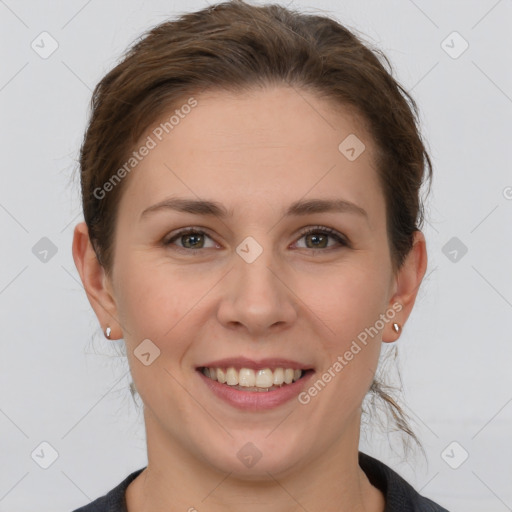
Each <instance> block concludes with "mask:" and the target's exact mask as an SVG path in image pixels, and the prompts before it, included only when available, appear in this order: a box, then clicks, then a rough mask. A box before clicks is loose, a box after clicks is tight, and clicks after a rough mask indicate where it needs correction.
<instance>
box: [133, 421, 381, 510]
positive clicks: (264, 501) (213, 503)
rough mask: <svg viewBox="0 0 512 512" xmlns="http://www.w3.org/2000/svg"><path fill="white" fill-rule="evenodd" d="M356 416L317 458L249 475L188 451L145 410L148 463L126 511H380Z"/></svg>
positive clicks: (377, 494)
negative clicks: (361, 453)
mask: <svg viewBox="0 0 512 512" xmlns="http://www.w3.org/2000/svg"><path fill="white" fill-rule="evenodd" d="M359 420H360V417H359V416H358V417H357V421H355V422H353V424H352V425H350V426H348V427H347V429H346V431H345V432H344V435H343V437H342V438H341V439H340V441H339V443H337V445H336V446H333V447H331V448H330V449H329V450H328V451H327V453H322V454H320V455H318V456H317V457H316V459H311V460H308V461H306V462H304V463H303V465H301V467H297V466H294V467H293V468H290V469H288V470H286V471H283V472H280V473H274V474H272V473H270V472H268V471H267V472H266V476H262V477H261V478H258V479H254V480H248V479H247V478H242V477H239V476H237V475H236V473H234V472H231V473H224V472H221V471H219V470H218V469H216V468H215V467H213V466H211V465H210V464H208V463H205V462H204V461H200V460H198V459H197V458H195V457H193V456H191V454H190V452H189V451H187V450H186V449H185V448H184V447H183V446H181V445H180V444H179V443H176V442H173V441H172V440H170V439H169V436H168V434H167V435H165V432H163V431H162V430H161V428H160V425H159V424H158V422H157V421H156V419H155V418H154V417H151V416H150V415H146V414H145V423H146V432H147V440H148V466H147V468H146V469H145V470H144V471H142V473H141V474H140V475H139V476H138V477H137V478H136V479H135V480H133V481H132V482H131V483H130V485H129V486H128V489H127V491H126V501H127V507H128V512H149V511H151V512H164V511H165V512H172V511H188V512H201V511H202V510H206V509H207V510H208V511H209V512H221V511H222V512H234V511H237V512H238V511H239V510H240V509H242V510H243V511H244V512H262V511H265V512H299V511H300V512H303V511H304V510H308V511H309V512H317V511H322V512H334V511H336V512H349V511H350V512H363V511H364V512H383V511H384V507H385V501H384V496H383V494H382V493H381V491H379V490H378V489H376V488H375V487H373V486H372V485H371V484H370V482H369V480H368V478H367V477H366V475H365V473H364V472H363V470H362V469H361V468H360V466H359V463H358V448H357V447H358V444H359V428H360V423H359Z"/></svg>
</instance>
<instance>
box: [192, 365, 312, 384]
mask: <svg viewBox="0 0 512 512" xmlns="http://www.w3.org/2000/svg"><path fill="white" fill-rule="evenodd" d="M202 371H203V374H204V375H206V377H209V378H210V379H212V380H217V381H218V382H220V383H221V384H227V385H228V386H241V387H244V388H254V387H256V388H262V389H268V388H271V387H272V386H282V385H283V384H291V383H292V382H295V381H296V380H299V379H300V378H301V377H302V374H303V371H302V370H294V369H293V368H276V369H275V370H274V371H272V370H271V369H270V368H262V369H261V370H256V371H255V370H253V369H252V368H241V369H240V370H236V369H235V368H233V367H229V368H227V369H224V368H203V370H202Z"/></svg>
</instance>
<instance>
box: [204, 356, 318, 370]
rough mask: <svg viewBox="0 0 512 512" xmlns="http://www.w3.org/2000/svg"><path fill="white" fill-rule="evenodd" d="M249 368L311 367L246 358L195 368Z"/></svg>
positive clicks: (278, 359)
mask: <svg viewBox="0 0 512 512" xmlns="http://www.w3.org/2000/svg"><path fill="white" fill-rule="evenodd" d="M229 367H233V368H251V369H253V370H260V369H263V368H270V369H271V370H275V369H276V368H293V369H294V370H311V369H312V367H311V365H307V364H304V363H299V362H298V361H293V360H292V359H282V358H267V359H259V360H257V361H256V360H254V359H248V358H247V357H229V358H226V359H218V360H216V361H209V362H207V363H204V364H201V365H199V366H198V367H197V368H229Z"/></svg>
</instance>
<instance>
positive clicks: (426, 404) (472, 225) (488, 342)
mask: <svg viewBox="0 0 512 512" xmlns="http://www.w3.org/2000/svg"><path fill="white" fill-rule="evenodd" d="M205 5H206V2H205V1H187V2H185V1H175V2H172V1H167V0H147V1H139V2H136V1H134V0H129V1H126V0H125V1H123V2H121V1H113V0H107V1H99V0H90V1H85V0H72V1H71V0H70V1H67V2H57V1H53V2H51V1H46V2H38V1H35V0H33V1H25V2H22V1H15V0H5V1H2V0H0V34H1V36H0V37H1V43H2V44H1V46H0V52H1V53H0V55H1V63H2V65H1V67H0V108H1V111H0V112H1V119H2V123H1V132H0V140H1V144H2V152H1V164H0V169H1V188H0V227H1V237H2V242H1V247H2V251H1V265H0V326H1V355H0V379H1V380H0V432H1V435H0V457H1V461H2V464H1V469H0V512H25V511H31V510H38V511H40V512H50V511H52V512H55V511H63V512H66V511H68V512H69V511H70V510H72V509H74V508H75V507H78V506H80V505H83V504H85V503H88V502H89V500H91V499H94V498H96V497H98V496H99V495H102V494H104V493H105V492H106V491H108V490H110V489H111V488H112V487H114V486H115V485H117V484H118V483H119V482H120V481H121V480H122V479H124V478H125V477H126V476H127V475H128V473H129V472H132V471H134V470H135V469H138V468H140V467H142V466H144V465H145V464H146V454H145V439H144V429H143V424H142V418H141V417H138V415H137V414H138V413H137V411H136V408H135V406H134V404H133V402H132V399H131V396H130V394H129V391H128V388H127V385H128V383H129V380H130V379H129V375H127V373H126V371H127V365H126V363H125V361H124V359H123V357H122V355H116V354H121V353H122V348H123V344H122V341H116V342H111V343H110V344H109V343H108V342H106V340H104V339H103V337H102V334H101V331H100V330H99V326H98V324H97V321H96V318H95V316H94V315H93V312H92V309H91V307H90V305H89V303H88V301H87V298H86V296H85V293H84V291H83V289H82V286H81V283H80V279H79V276H78V273H77V271H76V269H75V266H74V263H73V260H72V256H71V240H72V232H73V227H74V225H75V224H76V223H77V222H79V221H81V220H82V214H81V212H80V203H79V193H78V190H79V189H78V182H75V183H73V182H71V181H70V177H71V175H72V172H73V170H74V168H75V167H76V158H77V155H78V149H79V145H80V143H81V140H82V137H83V132H84V129H85V126H86V121H87V116H88V104H89V99H90V95H91V91H92V89H93V87H94V86H95V84H96V83H97V82H98V81H99V80H100V79H101V77H102V76H103V75H104V74H105V73H106V72H107V71H108V70H109V69H111V68H112V67H113V65H114V64H115V62H116V60H117V58H118V57H119V56H120V54H121V52H122V51H123V50H124V49H125V48H126V47H127V46H128V45H129V44H130V43H131V42H132V41H134V40H135V38H137V37H138V36H139V35H140V34H141V33H142V32H143V31H144V30H146V29H148V28H149V27H151V26H154V25H156V24H158V23H160V22H162V21H163V20H164V19H165V18H167V17H169V16H173V15H174V14H175V13H180V12H184V11H191V10H195V9H198V8H202V7H204V6H205ZM291 7H296V8H299V9H303V10H305V11H307V12H323V11H325V13H326V14H328V15H332V16H334V17H336V18H337V19H338V20H339V21H341V22H342V23H344V24H345V25H347V26H348V27H349V28H352V29H354V30H356V31H358V32H359V33H360V34H361V35H363V36H364V37H366V38H367V39H368V40H369V41H371V42H372V43H374V44H376V45H377V46H379V47H380V48H382V49H383V50H384V51H385V52H386V54H387V55H388V57H389V58H390V59H391V61H392V63H393V65H394V67H395V70H396V76H397V77H398V79H399V80H400V81H401V82H402V83H403V84H404V85H405V87H406V88H407V89H408V90H409V91H412V93H413V95H414V97H415V99H416V100H417V102H418V104H419V107H420V109H421V118H422V125H423V133H424V135H425V137H426V140H427V141H428V148H429V150H430V152H431V155H432V158H433V163H434V167H435V169H434V174H435V177H434V185H433V191H432V194H431V196H430V200H429V202H428V208H427V216H428V223H427V224H426V225H425V229H424V232H425V234H426V237H427V241H428V253H429V266H428V270H427V277H426V279H425V281H424V283H423V285H422V288H421V290H420V293H419V296H418V300H417V304H416V307H415V310H414V312H413V314H412V315H411V318H410V319H409V322H408V323H407V324H406V326H405V329H404V332H403V334H402V336H401V338H400V340H399V351H400V368H401V371H402V380H403V385H404V388H405V393H404V399H405V400H406V410H407V411H408V412H409V414H410V415H411V418H412V420H413V427H414V428H415V431H416V433H417V434H418V435H419V436H420V438H421V440H422V442H423V444H424V446H425V448H426V450H427V456H428V464H425V462H424V460H423V459H422V458H421V456H419V455H415V456H411V458H410V459H409V462H408V463H404V462H401V461H400V458H399V447H400V443H399V439H396V438H395V437H396V436H394V435H391V436H390V437H389V439H388V438H387V437H386V436H380V437H379V436H378V435H376V436H374V437H373V438H368V439H363V440H362V444H361V449H362V450H363V451H366V452H367V453H370V454H373V455H376V456H378V457H379V458H380V459H381V460H383V461H384V462H386V463H387V464H389V465H391V466H392V467H393V468H394V469H395V470H396V471H398V472H399V473H400V474H402V475H403V476H404V477H405V478H406V479H407V480H408V481H410V482H411V484H413V485H414V486H415V487H416V488H417V489H418V490H420V492H421V493H422V494H424V495H426V496H428V497H430V498H432V499H433V500H435V501H438V502H439V503H440V504H442V505H444V506H445V507H446V508H448V509H449V510H451V511H464V512H476V511H483V510H485V511H486V512H492V511H496V512H501V511H506V510H512V442H511V433H512V372H511V370H510V367H511V362H512V336H511V331H510V328H511V325H512V322H511V320H512V269H511V260H512V259H511V257H510V256H511V253H512V236H511V235H512V232H511V228H510V225H511V222H512V172H511V165H510V164H511V158H510V138H511V133H512V129H511V128H512V126H511V125H512V116H511V114H512V99H511V97H512V66H511V64H512V62H511V58H510V48H511V47H512V44H511V43H512V36H511V32H512V2H511V1H509V0H500V1H496V0H485V1H484V0H481V1H474V0H473V1H462V0H461V1H454V0H451V1H446V0H435V1H420V0H416V1H414V2H413V1H412V0H394V1H389V0H388V1H386V2H381V1H377V0H375V1H372V0H365V1H361V0H346V1H342V2H340V1H337V2H335V1H334V0H332V1H327V0H325V1H320V0H310V1H302V0H295V1H293V3H291ZM43 31H47V32H48V33H49V34H50V35H51V37H52V38H53V39H55V40H56V41H57V43H58V48H57V50H56V51H55V52H54V53H53V54H52V55H50V56H49V57H48V58H42V57H41V56H40V55H39V54H38V53H36V51H34V50H33V49H32V47H31V44H32V42H33V41H35V43H34V44H39V47H40V48H41V47H42V46H43V43H41V37H47V36H40V34H41V32H43ZM454 31H457V32H458V33H459V34H460V35H461V36H462V38H463V39H464V40H465V41H467V43H468V44H469V47H468V48H467V50H466V51H465V52H464V53H462V54H461V55H460V56H457V58H454V56H456V54H457V53H458V52H459V51H460V50H461V49H462V48H463V46H462V45H463V44H464V42H463V41H462V40H461V39H458V38H457V37H458V36H456V35H453V34H452V33H453V32H454ZM443 41H445V43H443ZM49 44H50V40H49V39H46V40H45V43H44V45H45V48H46V49H48V48H50V46H49ZM40 51H42V48H41V50H40ZM449 53H451V55H450V54H449ZM43 237H47V238H48V239H49V240H51V242H52V243H53V244H54V245H55V247H56V250H57V252H56V254H54V255H53V256H52V254H51V252H50V253H48V255H47V256H46V258H47V261H46V262H44V261H41V259H40V258H44V253H39V257H36V255H35V254H34V252H36V253H37V248H38V247H39V246H38V245H36V244H37V243H38V242H39V241H40V239H41V238H43ZM453 237H456V238H457V240H455V242H453V241H452V242H451V243H455V244H458V246H459V249H457V250H458V252H457V259H456V261H453V258H454V255H455V253H453V252H452V253H451V254H450V252H449V251H452V250H453V248H452V247H451V246H448V248H446V244H447V243H448V242H449V241H450V240H451V239H452V238H453ZM39 243H48V242H39ZM461 244H464V245H465V246H466V247H467V253H466V254H465V255H463V256H462V253H461V251H460V246H461ZM34 246H36V249H35V250H34V252H33V247H34ZM445 253H446V254H445ZM93 342H94V343H93ZM454 441H456V442H457V443H458V444H457V445H455V447H454V445H452V446H450V447H449V448H448V450H447V451H445V449H446V448H447V447H448V446H449V445H450V444H451V443H452V442H454ZM42 442H46V443H49V444H50V445H51V447H53V449H54V450H56V452H57V453H58V457H57V459H56V460H55V461H54V462H53V464H51V465H50V466H49V467H48V468H47V469H43V468H42V467H40V464H44V463H45V462H46V463H49V462H50V461H51V448H49V447H48V446H47V445H43V446H40V444H41V443H42ZM389 442H391V443H392V444H391V446H390V444H389ZM452 449H453V451H452ZM462 450H465V451H466V452H467V453H468V454H469V456H468V458H467V460H466V461H465V462H464V463H463V464H461V465H460V466H459V467H458V469H453V468H452V467H450V466H449V464H448V462H450V463H451V464H452V465H454V466H455V465H458V464H459V463H460V462H461V460H462V458H461V457H462V455H463V454H464V452H463V451H462ZM443 453H444V455H443ZM32 454H33V455H32ZM199 503H200V499H198V505H197V508H198V509H199V510H201V506H200V505H199ZM202 509H203V510H206V509H207V502H204V504H203V508H202Z"/></svg>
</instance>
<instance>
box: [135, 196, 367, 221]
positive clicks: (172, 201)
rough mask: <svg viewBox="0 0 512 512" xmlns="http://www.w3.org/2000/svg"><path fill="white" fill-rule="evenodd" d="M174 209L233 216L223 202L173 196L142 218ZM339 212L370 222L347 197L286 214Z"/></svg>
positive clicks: (300, 205) (301, 204)
mask: <svg viewBox="0 0 512 512" xmlns="http://www.w3.org/2000/svg"><path fill="white" fill-rule="evenodd" d="M165 210H173V211H178V212H183V213H191V214H194V215H207V216H215V217H219V218H221V219H223V218H227V217H233V210H232V209H230V210H227V209H226V208H225V207H224V206H223V205H222V204H220V203H217V202H216V201H209V200H206V199H185V198H179V197H171V198H167V199H164V200H163V201H160V202H159V203H156V204H154V205H152V206H150V207H149V208H146V209H145V210H144V211H143V212H142V213H141V215H140V218H141V219H142V218H143V217H146V216H147V215H148V214H150V213H154V212H158V211H165ZM324 212H338V213H353V214H357V215H360V216H362V217H364V218H365V219H366V221H367V222H368V213H367V212H366V210H364V209H363V208H361V207H360V206H358V205H357V204H355V203H352V202H350V201H347V200H345V199H308V200H299V201H295V202H294V203H292V204H291V205H290V206H289V207H288V209H287V210H286V212H285V216H301V215H310V214H312V213H324Z"/></svg>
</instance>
